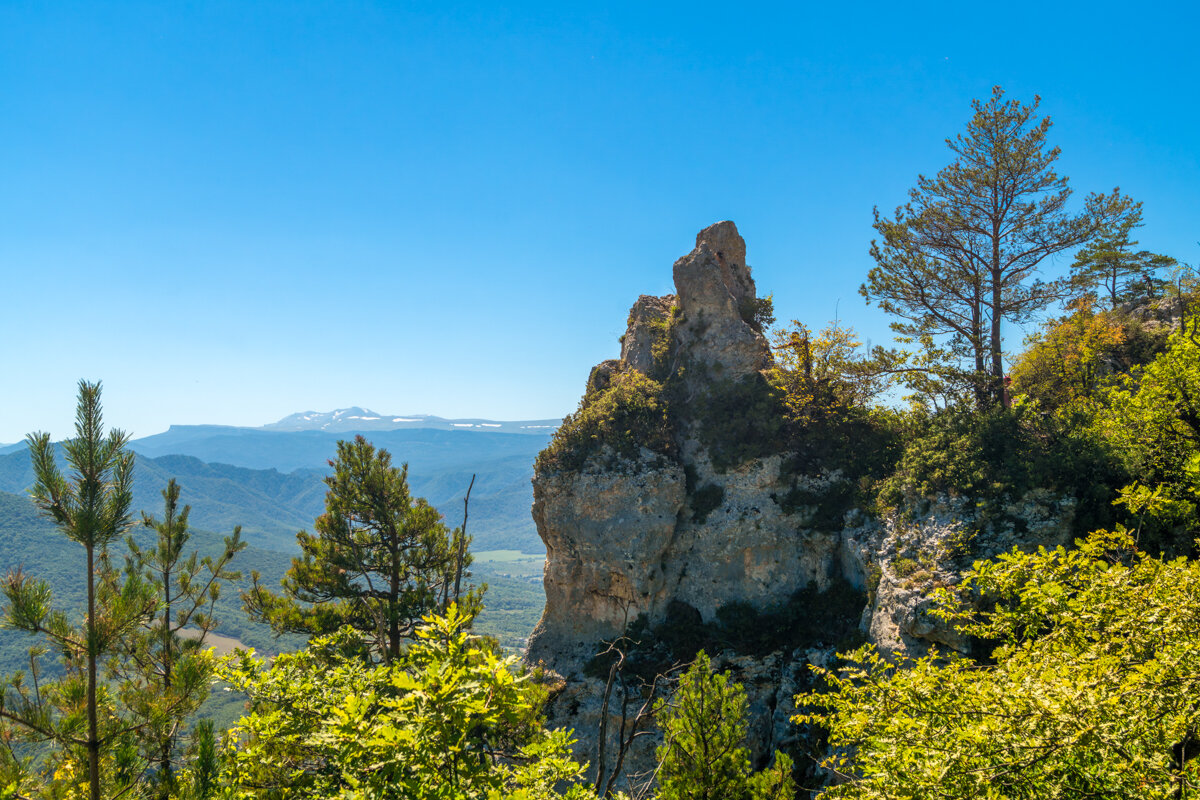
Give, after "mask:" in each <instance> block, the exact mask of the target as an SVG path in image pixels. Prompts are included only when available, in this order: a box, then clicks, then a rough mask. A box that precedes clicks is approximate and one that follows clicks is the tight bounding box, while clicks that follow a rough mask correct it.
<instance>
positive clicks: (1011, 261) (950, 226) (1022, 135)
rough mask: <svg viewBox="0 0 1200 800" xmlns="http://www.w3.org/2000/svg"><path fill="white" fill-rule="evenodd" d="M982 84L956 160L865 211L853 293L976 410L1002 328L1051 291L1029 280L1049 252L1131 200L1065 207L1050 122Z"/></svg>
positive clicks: (990, 381) (1101, 198) (999, 366)
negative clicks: (897, 203) (870, 265)
mask: <svg viewBox="0 0 1200 800" xmlns="http://www.w3.org/2000/svg"><path fill="white" fill-rule="evenodd" d="M1039 102H1040V98H1037V97H1035V98H1034V101H1033V103H1032V104H1031V105H1025V104H1023V103H1020V102H1019V101H1016V100H1005V99H1004V91H1003V90H1002V89H1001V88H1000V87H999V86H997V87H995V88H993V89H992V96H991V98H990V99H989V100H988V101H987V102H983V101H980V100H975V101H973V102H972V104H971V106H972V108H973V109H974V112H975V113H974V116H973V117H972V118H971V121H970V123H968V125H967V131H966V133H965V134H959V135H958V136H956V137H955V138H953V139H947V140H946V144H947V145H948V146H949V147H950V149H951V150H952V151H954V153H955V154H956V156H957V158H956V159H955V161H954V162H953V163H952V164H950V165H949V166H947V167H945V168H944V169H942V170H941V171H940V172H938V174H937V176H935V177H934V178H932V179H931V178H926V177H925V176H923V175H922V176H919V177H918V178H917V186H916V188H915V189H912V190H910V192H909V202H908V203H907V204H905V205H903V206H901V207H899V208H897V209H896V215H895V219H894V220H893V219H887V218H885V217H883V216H881V215H880V213H879V209H878V208H876V209H875V224H874V227H875V230H876V231H878V232H879V234H880V236H881V237H882V238H881V239H880V240H876V241H873V242H872V244H871V257H872V258H874V259H875V264H876V266H875V268H874V269H872V270H871V272H870V273H869V275H868V276H867V282H866V283H865V284H864V285H863V286H862V287H861V288H860V289H859V291H860V292H861V293H862V295H863V296H864V297H866V298H867V300H868V301H872V300H873V301H874V302H875V303H876V304H877V305H878V306H879V307H880V308H882V309H884V310H885V311H887V312H889V313H891V314H894V315H896V316H898V317H901V318H902V320H903V321H902V322H896V323H893V326H892V327H893V329H894V330H896V331H897V332H898V333H899V334H901V336H902V337H904V339H905V340H907V341H909V342H915V343H919V344H920V345H921V346H922V348H923V349H924V351H925V352H924V357H923V359H922V362H921V363H923V364H924V365H926V366H927V367H928V369H929V372H930V373H931V374H933V375H935V376H937V378H938V379H939V380H938V382H939V383H940V384H941V385H942V386H949V387H951V388H952V389H955V388H957V389H966V390H967V391H968V392H971V393H973V394H974V396H975V398H976V401H977V402H978V403H979V405H980V406H987V405H991V404H994V403H996V402H998V400H999V398H1000V396H1001V386H1002V380H1003V375H1004V366H1003V355H1002V349H1001V348H1002V346H1003V341H1004V338H1003V324H1004V323H1005V322H1006V321H1007V322H1014V323H1020V322H1022V321H1024V320H1027V319H1029V317H1030V316H1031V315H1033V314H1035V313H1036V312H1038V311H1040V310H1042V309H1044V308H1045V307H1046V306H1047V305H1048V304H1049V303H1050V302H1052V301H1053V300H1054V299H1056V298H1057V297H1058V296H1059V288H1060V287H1058V285H1057V284H1047V283H1044V282H1042V281H1040V280H1037V278H1036V275H1037V273H1038V270H1039V268H1040V265H1041V264H1042V262H1043V261H1045V260H1046V259H1047V258H1049V257H1051V256H1053V255H1055V254H1057V253H1060V252H1063V251H1065V250H1068V249H1071V248H1074V247H1078V246H1079V245H1081V244H1083V243H1085V242H1087V241H1089V240H1090V239H1092V237H1094V236H1095V235H1097V233H1099V232H1101V231H1102V230H1104V229H1105V228H1106V227H1108V226H1112V225H1114V224H1116V223H1118V222H1119V221H1120V220H1121V219H1122V218H1124V217H1125V216H1126V215H1128V214H1129V213H1131V211H1133V210H1135V209H1136V208H1138V204H1135V203H1132V202H1131V201H1130V200H1129V199H1128V198H1127V197H1124V196H1122V195H1121V194H1120V190H1119V189H1114V190H1113V191H1112V193H1111V194H1107V195H1104V194H1099V195H1097V194H1092V195H1089V196H1088V197H1087V199H1086V200H1085V202H1084V209H1083V211H1082V212H1080V213H1079V214H1070V213H1068V212H1067V209H1066V205H1067V200H1068V198H1070V196H1071V189H1070V188H1069V187H1068V185H1067V178H1066V177H1065V176H1059V175H1058V174H1056V173H1055V172H1054V170H1053V165H1054V162H1055V161H1056V160H1057V159H1058V156H1059V149H1058V148H1057V147H1055V148H1051V149H1049V150H1048V149H1046V134H1047V132H1048V131H1049V130H1050V125H1051V123H1050V118H1049V117H1042V118H1041V119H1037V118H1036V117H1035V114H1036V112H1037V108H1038V104H1039Z"/></svg>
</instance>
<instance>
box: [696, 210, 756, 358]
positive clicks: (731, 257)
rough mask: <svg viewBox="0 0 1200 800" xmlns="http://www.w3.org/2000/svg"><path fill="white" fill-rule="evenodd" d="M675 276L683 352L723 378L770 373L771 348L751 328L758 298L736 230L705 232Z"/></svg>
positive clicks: (726, 225) (721, 227)
mask: <svg viewBox="0 0 1200 800" xmlns="http://www.w3.org/2000/svg"><path fill="white" fill-rule="evenodd" d="M673 272H674V278H675V289H676V292H677V295H678V298H679V308H680V311H681V312H682V315H683V323H682V324H681V325H680V326H679V331H678V339H679V346H680V347H681V348H682V349H683V350H684V351H685V352H687V353H688V354H689V355H690V356H691V357H692V359H693V360H694V361H695V362H696V363H700V364H705V365H708V366H710V367H712V368H713V372H714V373H715V374H716V375H717V376H718V377H719V378H731V379H737V378H740V377H743V376H746V375H750V374H753V373H755V372H758V371H759V370H762V369H765V368H766V367H767V366H768V365H769V364H770V358H771V356H770V347H769V346H768V345H767V341H766V339H764V338H763V336H762V334H761V333H760V332H759V331H757V330H755V329H754V328H753V327H752V325H751V320H752V318H753V311H754V305H755V301H756V299H757V298H756V296H755V287H754V279H753V278H751V277H750V267H748V266H747V265H746V242H745V241H744V240H743V239H742V237H741V235H739V234H738V232H737V226H735V225H734V224H733V223H732V222H718V223H717V224H715V225H710V226H709V227H707V228H705V229H704V230H702V231H700V233H699V234H697V235H696V248H695V249H694V250H692V252H690V253H688V254H687V255H686V256H684V257H683V258H681V259H679V260H678V261H676V262H675V267H674V270H673Z"/></svg>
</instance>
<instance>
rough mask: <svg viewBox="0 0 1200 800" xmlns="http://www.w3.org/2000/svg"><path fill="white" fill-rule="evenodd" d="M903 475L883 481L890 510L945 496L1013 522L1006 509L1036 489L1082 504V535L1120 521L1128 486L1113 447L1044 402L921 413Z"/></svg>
mask: <svg viewBox="0 0 1200 800" xmlns="http://www.w3.org/2000/svg"><path fill="white" fill-rule="evenodd" d="M906 427H907V431H906V438H907V442H906V444H905V446H904V450H903V454H902V455H901V457H900V459H899V463H898V464H897V466H896V468H895V470H894V471H893V472H892V474H891V475H889V476H888V477H887V478H885V479H884V480H883V481H881V482H880V484H879V487H878V492H877V495H876V499H877V502H878V503H879V504H880V505H881V506H883V507H899V506H907V507H908V508H909V509H911V510H915V511H920V510H921V505H922V504H923V503H925V502H927V501H929V500H931V499H932V498H935V497H938V496H947V497H951V498H954V497H965V498H970V499H972V500H973V501H974V502H975V505H976V508H978V509H979V511H980V512H981V520H980V521H981V522H982V523H988V522H1001V523H1002V522H1006V521H1008V522H1013V520H1008V519H1007V518H1006V512H1005V511H1004V506H1005V505H1007V504H1008V503H1010V502H1013V501H1016V500H1019V499H1020V498H1021V497H1022V496H1024V495H1025V494H1026V493H1027V492H1029V491H1030V490H1032V489H1046V490H1048V491H1050V492H1052V493H1055V494H1061V495H1064V496H1067V497H1073V498H1075V499H1076V501H1077V504H1076V508H1077V512H1076V514H1075V531H1076V533H1078V534H1083V533H1086V532H1087V531H1090V530H1094V529H1096V528H1100V527H1104V526H1106V525H1108V524H1110V523H1111V522H1112V519H1113V512H1112V500H1113V498H1114V497H1115V494H1116V489H1117V488H1118V487H1120V486H1122V485H1124V484H1125V483H1127V482H1128V476H1127V474H1126V473H1125V470H1124V468H1122V467H1121V465H1120V464H1119V462H1118V461H1117V459H1116V458H1115V456H1114V454H1113V453H1112V450H1111V448H1110V447H1109V446H1108V445H1107V444H1106V443H1105V442H1104V441H1103V440H1102V439H1101V437H1099V436H1097V435H1096V434H1095V433H1094V432H1092V431H1091V430H1089V428H1088V427H1087V425H1086V423H1085V422H1083V421H1081V420H1078V419H1074V418H1068V417H1065V416H1055V415H1050V414H1044V413H1041V412H1040V411H1039V410H1038V409H1037V407H1036V405H1034V404H1026V405H1021V404H1018V405H1017V406H1015V407H1013V408H1012V409H1005V408H995V409H991V410H988V411H972V410H966V409H962V408H952V409H950V410H947V411H942V412H939V413H936V414H922V413H920V412H917V413H914V414H913V415H912V416H911V417H910V418H909V420H908V424H907V426H906Z"/></svg>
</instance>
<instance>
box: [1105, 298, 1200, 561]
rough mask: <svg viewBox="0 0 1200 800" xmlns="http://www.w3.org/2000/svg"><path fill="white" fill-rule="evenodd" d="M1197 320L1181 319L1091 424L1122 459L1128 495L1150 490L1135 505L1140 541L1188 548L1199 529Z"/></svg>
mask: <svg viewBox="0 0 1200 800" xmlns="http://www.w3.org/2000/svg"><path fill="white" fill-rule="evenodd" d="M1198 324H1200V319H1198V318H1194V317H1193V318H1191V319H1189V320H1187V321H1186V323H1185V326H1184V327H1185V329H1184V330H1182V331H1178V332H1176V333H1175V334H1173V335H1172V336H1171V338H1170V341H1169V343H1168V346H1167V350H1166V352H1165V353H1163V354H1162V355H1160V356H1159V357H1158V358H1155V359H1154V360H1153V361H1151V362H1150V363H1149V364H1147V365H1146V366H1145V367H1144V368H1142V369H1138V370H1135V371H1133V372H1131V373H1130V374H1129V375H1127V376H1126V377H1125V378H1124V380H1123V381H1122V383H1121V385H1120V387H1119V388H1117V389H1114V390H1112V391H1111V392H1109V393H1108V395H1107V397H1106V398H1105V402H1104V403H1103V405H1102V406H1101V407H1100V408H1099V409H1098V411H1097V413H1096V421H1095V427H1096V429H1097V430H1099V431H1100V432H1101V433H1102V435H1104V436H1105V437H1106V438H1107V439H1108V440H1109V441H1111V442H1113V443H1114V446H1115V447H1116V448H1117V449H1118V451H1119V452H1120V453H1121V455H1122V457H1123V458H1124V459H1125V462H1126V464H1127V467H1128V469H1129V471H1130V473H1131V474H1132V475H1135V476H1137V483H1136V485H1134V486H1131V487H1130V488H1129V490H1128V491H1127V492H1126V497H1127V498H1129V499H1130V500H1133V499H1134V498H1136V497H1137V496H1138V495H1142V496H1145V495H1146V494H1147V493H1153V494H1155V502H1154V503H1152V504H1148V503H1146V502H1140V503H1139V504H1138V508H1137V509H1136V511H1137V513H1138V515H1139V517H1140V522H1141V528H1142V541H1141V543H1142V545H1143V546H1148V547H1151V548H1156V549H1161V550H1163V551H1165V552H1169V553H1181V552H1193V545H1194V541H1193V536H1194V535H1195V532H1196V531H1197V530H1200V510H1198V507H1197V504H1196V503H1197V500H1196V498H1197V494H1198V491H1200V337H1198V336H1197V325H1198Z"/></svg>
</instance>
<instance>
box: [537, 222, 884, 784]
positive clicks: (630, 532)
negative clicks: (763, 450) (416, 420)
mask: <svg viewBox="0 0 1200 800" xmlns="http://www.w3.org/2000/svg"><path fill="white" fill-rule="evenodd" d="M674 279H675V288H676V294H674V295H669V296H666V297H650V296H642V297H639V298H638V300H637V301H636V302H635V303H634V305H633V308H632V309H631V310H630V313H629V321H628V329H627V331H626V333H625V335H624V336H623V337H622V346H621V358H620V359H614V360H610V361H605V362H603V363H601V364H599V365H598V366H597V367H596V368H595V369H593V371H592V373H591V376H590V377H589V379H588V395H587V397H589V398H591V397H595V396H599V395H600V394H602V393H603V392H605V391H606V390H608V389H609V388H610V387H612V386H613V385H614V384H615V382H617V381H619V380H621V379H622V376H625V375H627V374H629V373H633V372H636V373H640V374H641V375H643V376H646V378H648V379H650V380H651V381H655V382H658V383H656V384H655V385H659V383H661V384H662V385H667V384H668V383H669V382H671V381H674V383H673V384H672V385H673V386H674V387H675V389H674V391H675V392H676V394H674V395H672V403H673V404H674V405H673V410H672V414H671V430H672V434H671V435H672V437H673V440H674V447H673V448H670V452H652V451H650V450H648V449H646V448H644V447H643V448H641V450H640V451H639V452H638V453H637V454H636V455H635V456H629V455H628V454H625V455H623V456H620V457H618V456H617V455H616V454H615V453H613V452H611V451H603V450H602V451H600V452H599V453H597V454H596V455H595V456H594V457H592V458H591V459H590V460H588V461H586V462H585V463H584V464H583V466H582V467H579V468H572V469H557V470H555V469H549V470H548V469H542V468H539V469H538V471H537V473H536V474H535V477H534V506H533V516H534V520H535V522H536V523H537V528H538V533H539V535H540V536H541V537H542V539H543V541H544V542H545V544H546V552H547V561H546V571H545V587H546V606H545V611H544V613H543V616H542V619H541V622H540V623H539V625H538V627H537V629H536V630H535V631H534V634H533V636H532V637H531V639H530V644H529V651H528V659H529V661H530V662H531V663H541V664H543V665H544V666H546V667H548V668H549V669H551V670H553V671H555V672H557V673H558V674H560V675H561V676H563V677H564V679H565V686H564V688H563V689H562V691H561V692H560V693H559V694H558V695H557V696H556V698H555V700H554V701H553V702H552V703H551V706H550V709H549V713H550V721H551V723H552V724H555V725H558V726H563V727H571V728H573V729H574V730H575V735H576V737H577V738H578V740H579V743H578V745H577V752H578V754H579V755H580V757H583V758H590V759H595V752H596V745H597V741H596V736H597V729H598V726H599V715H600V707H601V695H602V694H603V688H604V683H603V681H601V680H598V679H597V678H595V677H588V676H587V675H586V674H585V671H584V666H585V665H586V664H587V662H588V661H589V660H590V659H592V658H593V657H594V656H595V655H596V654H597V652H598V651H599V650H600V649H601V648H602V647H603V642H606V641H611V640H613V639H615V638H616V637H618V636H620V635H621V634H622V633H623V632H624V631H625V630H626V628H627V626H628V625H629V624H630V623H632V622H633V621H634V620H636V619H637V618H638V617H639V616H644V618H645V620H646V621H648V622H649V623H650V624H652V625H654V624H660V623H662V621H663V620H664V619H666V618H667V616H668V612H669V610H670V609H679V608H684V609H688V613H690V614H694V615H695V616H696V618H697V619H699V620H702V621H704V622H712V621H713V620H714V619H715V618H716V616H717V614H718V611H719V610H720V609H721V608H722V607H724V606H727V605H729V604H732V603H745V604H748V605H750V606H753V607H755V608H771V607H773V606H776V605H778V604H780V603H782V602H785V601H786V600H787V599H788V598H789V597H791V596H792V595H793V593H795V592H796V591H797V590H799V589H803V588H805V587H807V586H810V585H811V586H814V587H816V588H817V589H822V588H825V587H826V586H828V585H830V583H831V582H833V581H837V580H841V579H846V580H849V581H851V582H852V583H854V584H855V585H858V586H862V585H863V583H864V580H865V578H864V573H863V572H862V570H861V569H860V567H861V564H860V563H859V561H858V560H856V557H857V556H856V551H854V550H853V549H848V548H847V547H846V546H845V544H844V541H843V540H844V536H843V533H842V530H841V528H842V526H841V524H840V516H837V515H835V522H836V523H837V524H834V525H832V526H831V525H824V526H822V525H819V524H816V523H815V522H814V518H815V517H816V516H817V515H816V514H815V513H814V509H813V508H812V507H811V506H802V505H797V504H789V503H785V502H783V501H782V500H781V498H782V497H783V496H784V495H785V494H786V493H787V491H789V490H790V489H795V488H796V487H797V486H800V487H801V488H803V489H804V490H805V491H807V492H809V493H810V494H812V495H814V496H819V495H820V494H821V492H822V491H823V490H824V489H826V488H828V487H829V486H832V485H834V484H836V483H838V481H839V480H840V479H839V476H837V475H829V474H814V475H809V476H800V477H799V478H797V477H795V476H790V477H789V478H788V479H787V481H785V480H784V479H783V478H781V475H782V473H783V469H782V466H783V459H784V456H783V455H779V454H776V455H770V456H765V457H760V458H749V459H744V460H741V461H740V462H739V463H737V464H733V465H729V464H724V465H722V466H723V468H722V469H718V468H717V467H716V466H714V459H713V457H712V454H711V453H710V452H709V448H708V446H707V445H706V443H705V440H704V437H703V435H702V428H703V425H702V422H701V417H702V416H703V414H702V407H703V406H704V404H705V403H706V402H708V401H709V398H708V393H709V391H710V387H711V385H716V384H720V385H724V386H729V385H733V384H736V383H737V382H739V381H743V382H744V381H754V380H756V379H757V380H761V378H759V373H760V371H761V370H764V369H766V368H767V367H769V366H770V365H771V357H770V348H769V346H768V344H767V342H766V340H765V338H764V337H763V335H762V333H761V331H760V330H758V329H757V328H756V325H755V321H754V311H755V309H756V307H757V304H758V301H757V297H756V294H755V285H754V280H753V278H752V277H751V273H750V268H749V267H748V266H747V265H746V245H745V242H744V241H743V239H742V237H741V236H740V235H739V234H738V231H737V227H736V226H735V225H734V224H733V223H732V222H719V223H717V224H715V225H712V226H710V227H708V228H705V229H704V230H703V231H701V232H700V234H699V235H698V236H697V237H696V246H695V248H694V249H693V250H692V251H691V252H690V253H688V254H687V255H686V256H684V257H683V258H680V259H679V260H678V261H676V262H675V265H674ZM587 402H588V400H587V399H585V405H586V403H587ZM738 411H739V410H738V409H734V412H735V413H738ZM865 602H866V594H865V591H864V594H863V604H864V605H865ZM857 616H858V612H857V610H856V611H855V612H854V617H855V620H857ZM827 651H828V652H825V651H823V652H824V655H820V656H819V658H821V659H824V658H827V657H828V655H829V653H830V652H832V650H831V649H829V648H827ZM815 652H816V651H814V653H815ZM810 655H812V656H813V657H818V656H817V655H814V654H809V653H808V652H807V651H803V650H802V651H796V652H792V651H788V652H777V653H774V654H771V655H769V656H768V657H766V658H764V659H756V658H751V657H748V656H739V655H737V654H735V653H729V654H725V655H723V656H721V657H720V658H719V659H718V662H717V663H718V664H720V665H722V668H726V667H728V668H730V669H733V670H734V671H735V672H736V674H737V675H738V677H739V679H740V680H742V681H743V683H745V685H746V687H747V692H748V698H749V700H750V713H751V716H752V720H751V728H752V731H753V732H754V733H753V735H752V745H753V750H754V753H755V756H756V758H759V759H760V760H761V759H765V758H767V757H769V755H770V754H771V753H772V752H773V751H774V748H775V747H777V746H780V745H781V744H783V743H786V742H787V741H790V740H791V739H794V738H795V735H796V733H795V729H794V726H791V725H790V723H789V722H788V715H789V714H790V713H791V711H790V709H791V702H792V701H791V695H792V694H794V693H795V691H796V690H797V687H798V686H799V685H800V684H801V683H803V681H805V680H808V675H809V674H810V673H809V670H808V669H807V666H806V665H807V664H808V663H809V661H810ZM614 713H615V712H614ZM618 727H619V721H618V720H613V722H612V724H611V725H610V730H615V729H616V728H618ZM655 741H656V739H655V737H653V736H650V737H645V738H643V739H640V740H639V744H638V747H637V748H636V749H635V750H634V751H633V752H632V753H631V754H630V755H629V756H628V758H627V762H626V764H627V767H626V769H627V772H628V773H629V774H630V775H633V774H636V773H637V772H638V771H639V769H644V768H646V767H647V766H648V765H650V764H651V763H652V759H653V752H654V744H655ZM614 747H615V743H611V742H610V745H609V748H610V752H611V751H612V750H613V748H614Z"/></svg>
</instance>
